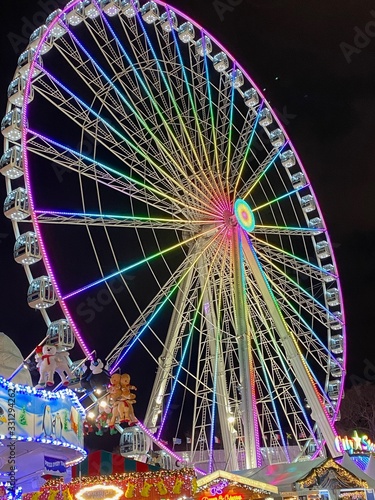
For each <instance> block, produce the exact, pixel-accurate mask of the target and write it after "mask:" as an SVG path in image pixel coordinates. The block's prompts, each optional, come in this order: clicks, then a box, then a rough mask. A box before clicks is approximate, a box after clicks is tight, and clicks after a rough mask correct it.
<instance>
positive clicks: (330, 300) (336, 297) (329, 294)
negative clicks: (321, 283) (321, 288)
mask: <svg viewBox="0 0 375 500" xmlns="http://www.w3.org/2000/svg"><path fill="white" fill-rule="evenodd" d="M326 300H327V304H328V305H329V306H338V305H339V304H340V292H339V291H338V289H337V288H330V289H329V290H327V291H326Z"/></svg>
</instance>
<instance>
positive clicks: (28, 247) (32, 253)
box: [13, 231, 42, 266]
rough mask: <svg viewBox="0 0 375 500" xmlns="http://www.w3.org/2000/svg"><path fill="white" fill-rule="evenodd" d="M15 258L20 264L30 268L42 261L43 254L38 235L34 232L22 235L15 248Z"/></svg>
mask: <svg viewBox="0 0 375 500" xmlns="http://www.w3.org/2000/svg"><path fill="white" fill-rule="evenodd" d="M13 257H14V260H15V261H16V262H17V263H18V264H22V265H23V266H30V265H31V264H34V263H35V262H38V261H40V259H41V258H42V254H41V251H40V246H39V243H38V239H37V237H36V234H35V233H34V232H32V231H27V233H23V234H20V235H19V236H18V238H17V239H16V242H15V244H14V248H13Z"/></svg>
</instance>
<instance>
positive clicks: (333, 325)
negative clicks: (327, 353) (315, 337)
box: [328, 311, 343, 330]
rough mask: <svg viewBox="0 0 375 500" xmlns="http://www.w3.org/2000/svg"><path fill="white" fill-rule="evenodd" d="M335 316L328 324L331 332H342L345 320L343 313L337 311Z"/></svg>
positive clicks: (331, 317)
mask: <svg viewBox="0 0 375 500" xmlns="http://www.w3.org/2000/svg"><path fill="white" fill-rule="evenodd" d="M334 314H335V315H334V316H330V318H329V321H328V324H329V327H330V329H331V330H342V327H343V320H342V313H341V312H340V311H337V312H336V311H335V313H334Z"/></svg>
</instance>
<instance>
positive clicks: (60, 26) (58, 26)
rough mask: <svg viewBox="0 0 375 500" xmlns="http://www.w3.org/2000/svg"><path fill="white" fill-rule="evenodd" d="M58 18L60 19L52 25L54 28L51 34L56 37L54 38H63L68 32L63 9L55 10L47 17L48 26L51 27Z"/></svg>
mask: <svg viewBox="0 0 375 500" xmlns="http://www.w3.org/2000/svg"><path fill="white" fill-rule="evenodd" d="M56 18H59V19H58V21H56V22H55V23H54V24H53V26H52V28H51V30H50V34H51V36H52V38H54V39H57V38H61V37H62V36H64V35H65V33H66V27H65V26H64V23H65V14H63V13H62V10H61V9H56V10H54V11H53V12H51V14H50V15H49V16H48V17H47V19H46V26H47V28H49V27H50V26H51V25H52V23H53V21H54V20H55V19H56Z"/></svg>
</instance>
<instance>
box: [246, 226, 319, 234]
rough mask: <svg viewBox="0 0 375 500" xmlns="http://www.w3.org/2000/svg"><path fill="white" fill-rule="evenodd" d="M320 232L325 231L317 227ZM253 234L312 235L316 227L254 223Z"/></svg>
mask: <svg viewBox="0 0 375 500" xmlns="http://www.w3.org/2000/svg"><path fill="white" fill-rule="evenodd" d="M319 231H321V232H325V231H326V229H319ZM253 233H255V234H278V235H289V236H314V235H315V234H316V228H313V227H288V226H263V225H262V224H256V226H255V228H254V229H253Z"/></svg>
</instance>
